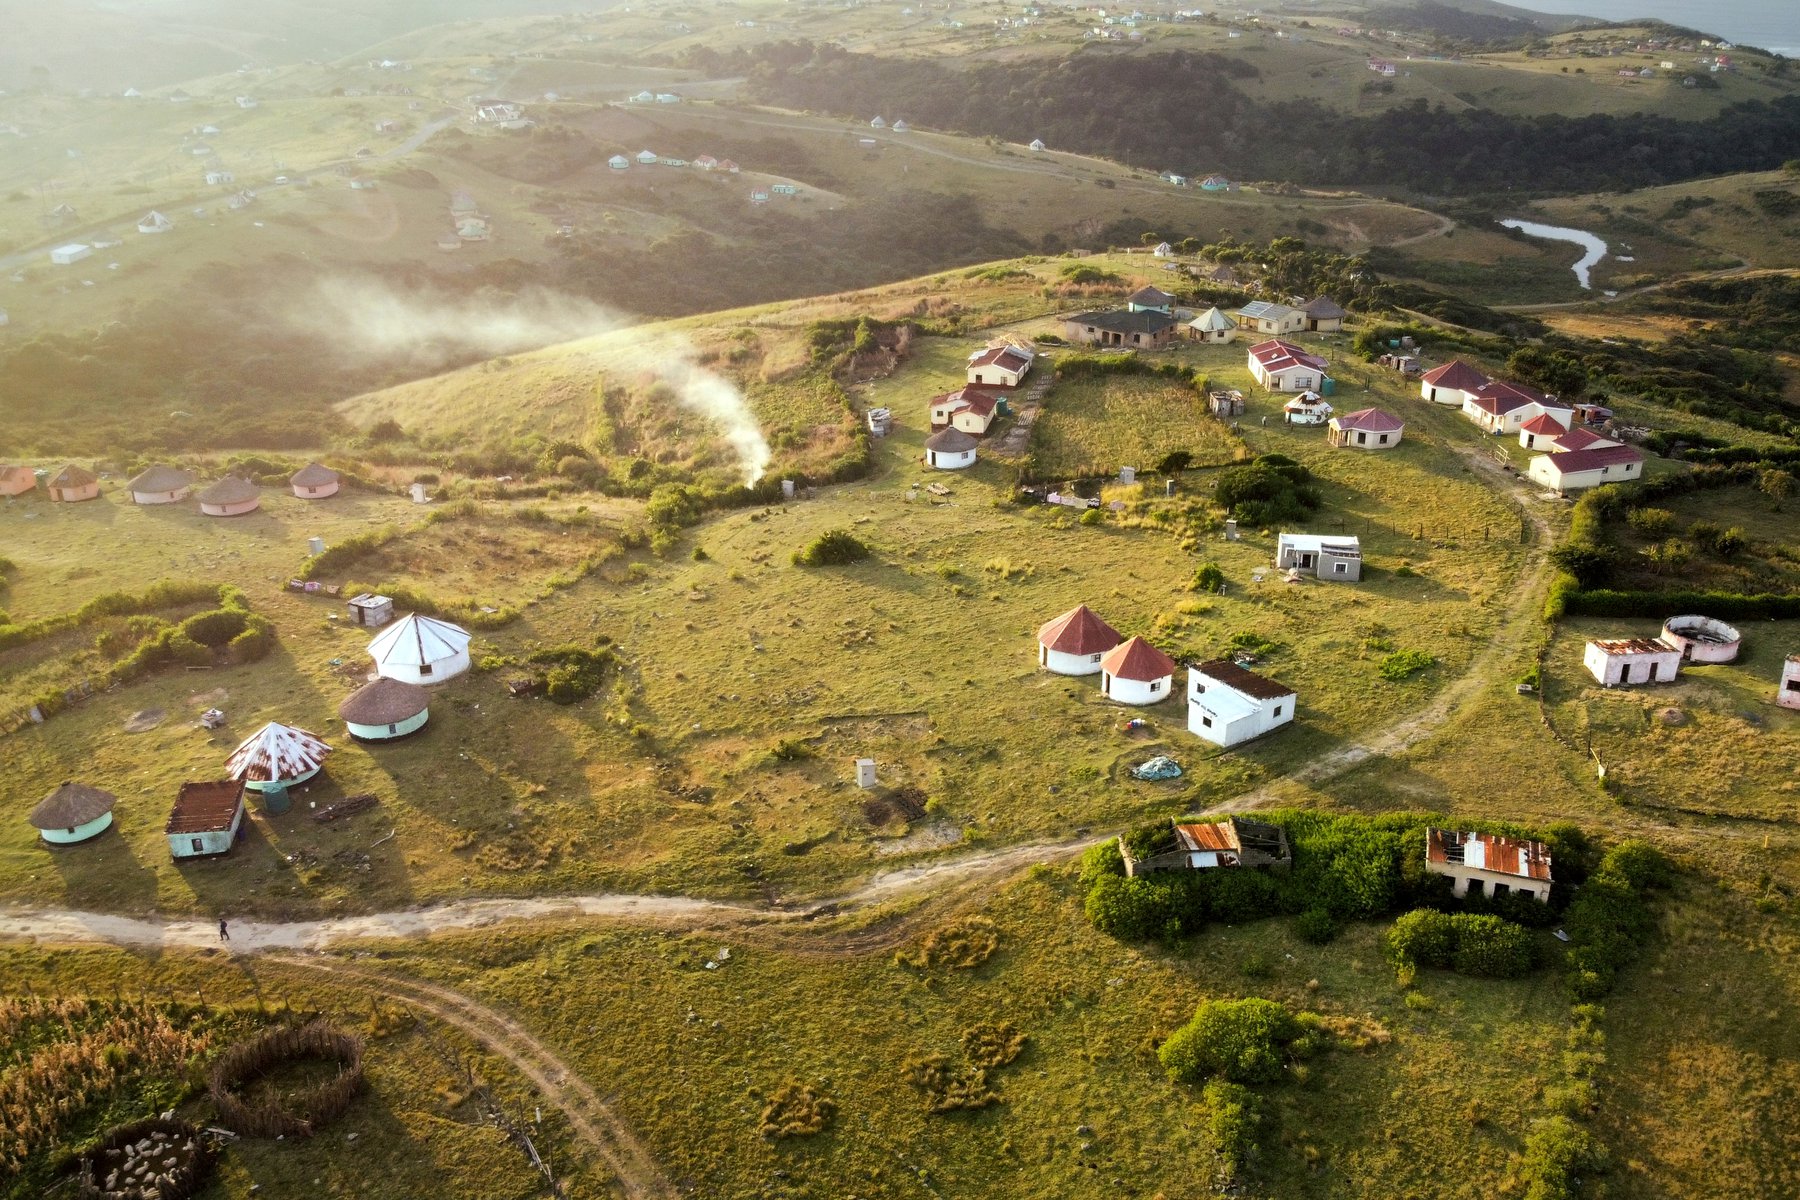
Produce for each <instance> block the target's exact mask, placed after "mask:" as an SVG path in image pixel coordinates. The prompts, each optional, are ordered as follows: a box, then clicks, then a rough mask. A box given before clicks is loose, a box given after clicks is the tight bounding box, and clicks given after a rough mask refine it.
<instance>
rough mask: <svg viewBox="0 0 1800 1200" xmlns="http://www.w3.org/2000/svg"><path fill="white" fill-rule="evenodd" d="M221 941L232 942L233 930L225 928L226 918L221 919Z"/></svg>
mask: <svg viewBox="0 0 1800 1200" xmlns="http://www.w3.org/2000/svg"><path fill="white" fill-rule="evenodd" d="M219 940H220V941H221V942H229V941H230V940H231V930H229V929H227V928H226V927H225V918H224V917H220V918H219Z"/></svg>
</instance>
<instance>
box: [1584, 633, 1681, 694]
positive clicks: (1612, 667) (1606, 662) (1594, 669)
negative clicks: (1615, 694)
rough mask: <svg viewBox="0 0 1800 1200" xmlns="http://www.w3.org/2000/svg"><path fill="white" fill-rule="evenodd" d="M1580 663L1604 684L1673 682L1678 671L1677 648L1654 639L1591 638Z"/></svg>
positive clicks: (1609, 685)
mask: <svg viewBox="0 0 1800 1200" xmlns="http://www.w3.org/2000/svg"><path fill="white" fill-rule="evenodd" d="M1581 665H1582V666H1584V667H1586V668H1587V669H1588V673H1589V674H1590V675H1592V676H1593V677H1594V678H1595V679H1598V680H1599V681H1600V682H1601V683H1603V684H1605V685H1606V686H1607V687H1618V686H1621V685H1626V684H1633V683H1674V682H1675V676H1676V675H1677V674H1679V673H1680V671H1681V648H1680V647H1679V646H1671V645H1669V643H1667V642H1665V641H1661V640H1659V639H1657V638H1618V639H1614V640H1608V641H1602V640H1600V639H1595V640H1594V641H1591V642H1589V643H1588V644H1587V649H1586V650H1584V651H1583V652H1582V655H1581Z"/></svg>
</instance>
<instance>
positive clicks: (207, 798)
mask: <svg viewBox="0 0 1800 1200" xmlns="http://www.w3.org/2000/svg"><path fill="white" fill-rule="evenodd" d="M243 806H244V781H243V780H241V779H222V780H215V781H209V782H206V783H184V784H182V785H181V791H180V792H179V793H178V794H177V795H176V797H175V807H174V808H173V809H171V810H170V812H169V823H168V824H167V825H165V826H164V827H163V832H164V833H222V832H224V831H225V830H227V829H230V828H231V823H232V821H234V820H235V819H236V818H237V813H238V810H239V809H240V808H242V807H243Z"/></svg>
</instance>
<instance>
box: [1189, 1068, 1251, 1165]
mask: <svg viewBox="0 0 1800 1200" xmlns="http://www.w3.org/2000/svg"><path fill="white" fill-rule="evenodd" d="M1200 1098H1201V1099H1202V1100H1203V1101H1204V1102H1205V1104H1206V1132H1207V1134H1208V1135H1209V1136H1210V1137H1211V1138H1212V1144H1213V1150H1214V1152H1215V1153H1217V1154H1218V1156H1219V1173H1220V1175H1221V1176H1223V1182H1225V1183H1226V1184H1230V1183H1231V1182H1232V1181H1234V1180H1235V1179H1236V1178H1237V1177H1238V1176H1239V1175H1241V1174H1243V1172H1244V1171H1245V1169H1246V1168H1248V1167H1249V1165H1250V1163H1251V1161H1252V1160H1253V1159H1254V1158H1256V1156H1257V1154H1258V1152H1259V1151H1260V1149H1261V1147H1260V1145H1259V1142H1258V1134H1259V1133H1260V1127H1261V1125H1262V1100H1261V1099H1260V1098H1259V1097H1258V1096H1257V1094H1256V1093H1255V1092H1253V1091H1251V1090H1250V1089H1249V1088H1247V1087H1245V1086H1244V1085H1243V1084H1241V1083H1231V1082H1230V1081H1228V1080H1224V1079H1214V1080H1210V1081H1208V1083H1207V1085H1206V1087H1205V1088H1204V1089H1203V1090H1202V1091H1201V1093H1200Z"/></svg>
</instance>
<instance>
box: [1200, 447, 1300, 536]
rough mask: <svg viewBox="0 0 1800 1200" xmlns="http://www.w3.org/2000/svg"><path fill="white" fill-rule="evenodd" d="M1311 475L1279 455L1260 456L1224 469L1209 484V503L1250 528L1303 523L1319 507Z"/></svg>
mask: <svg viewBox="0 0 1800 1200" xmlns="http://www.w3.org/2000/svg"><path fill="white" fill-rule="evenodd" d="M1311 480H1312V473H1311V472H1310V471H1308V470H1307V469H1306V468H1305V467H1303V466H1301V465H1300V464H1299V463H1297V462H1295V461H1294V460H1293V459H1291V458H1288V457H1287V456H1285V455H1281V454H1263V455H1259V456H1258V457H1256V458H1254V459H1252V460H1251V461H1250V462H1248V463H1245V464H1244V465H1242V466H1235V467H1226V468H1225V469H1224V470H1222V471H1220V472H1219V476H1218V479H1217V481H1216V482H1215V483H1214V484H1213V499H1214V500H1216V501H1217V502H1218V504H1219V505H1220V507H1222V508H1223V509H1224V510H1225V511H1226V512H1228V513H1231V514H1233V515H1235V516H1236V517H1237V518H1238V519H1239V520H1241V521H1243V522H1245V523H1247V524H1250V525H1267V526H1274V525H1280V524H1282V523H1283V522H1287V521H1299V520H1303V519H1304V518H1305V517H1307V516H1308V515H1309V514H1310V513H1312V512H1313V511H1314V510H1315V509H1317V508H1318V507H1319V505H1320V504H1321V503H1323V497H1322V496H1321V494H1320V492H1319V489H1318V488H1317V487H1315V486H1314V485H1313V484H1312V482H1311Z"/></svg>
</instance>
